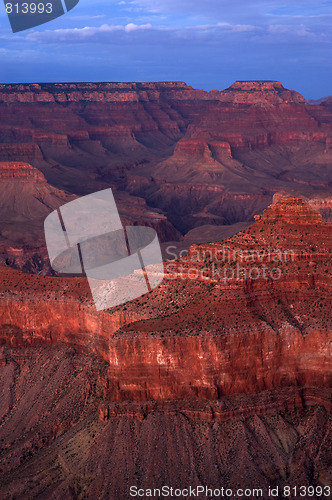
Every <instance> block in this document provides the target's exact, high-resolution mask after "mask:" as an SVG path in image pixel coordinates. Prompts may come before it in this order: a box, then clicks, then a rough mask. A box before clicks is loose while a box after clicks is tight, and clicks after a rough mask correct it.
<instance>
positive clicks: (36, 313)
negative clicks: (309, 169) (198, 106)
mask: <svg viewBox="0 0 332 500" xmlns="http://www.w3.org/2000/svg"><path fill="white" fill-rule="evenodd" d="M331 252H332V232H331V223H329V222H325V221H324V220H323V219H322V215H321V214H320V213H319V212H318V211H317V210H316V209H315V208H314V207H313V206H311V205H309V204H307V203H305V202H303V201H302V200H301V199H299V198H296V197H291V198H290V197H288V198H284V197H280V198H279V197H278V199H275V203H274V204H273V205H271V206H270V207H269V208H268V209H267V210H265V211H264V212H263V214H262V215H260V216H257V217H256V221H255V223H254V224H253V225H252V226H251V227H250V228H248V229H245V230H244V231H242V232H240V233H238V234H237V235H235V236H233V237H232V238H229V239H227V240H224V241H222V242H217V243H210V244H202V245H193V246H192V247H191V248H190V252H189V253H188V254H187V255H186V256H183V257H182V258H181V259H179V260H177V261H170V262H166V263H165V273H166V276H165V280H164V281H163V283H162V284H161V285H160V286H159V287H158V288H157V289H155V290H153V291H152V292H151V293H149V294H148V295H145V296H143V297H141V298H139V299H136V300H135V301H132V302H131V303H128V304H125V305H123V306H118V307H116V308H113V309H110V310H108V311H104V312H100V313H97V312H96V311H95V309H94V306H93V303H92V300H91V297H90V295H89V291H88V290H89V289H88V286H87V283H86V280H85V279H84V278H59V277H47V276H36V275H31V274H24V273H22V272H20V271H17V270H13V269H11V268H10V267H2V268H0V272H1V278H2V279H1V285H0V287H1V288H0V294H1V300H0V324H1V328H0V334H1V344H2V348H1V356H0V360H1V368H0V374H1V386H2V404H1V417H0V418H1V420H0V440H2V442H1V447H2V449H1V455H0V456H1V465H0V467H1V476H0V482H1V484H2V490H1V491H2V496H3V498H8V499H9V498H11V499H13V498H17V499H19V498H41V499H49V498H54V499H67V498H68V499H70V498H77V499H83V498H89V499H94V498H105V499H112V500H113V499H114V500H115V499H120V500H122V499H127V498H129V487H130V486H132V485H137V486H140V487H143V488H158V487H159V488H160V487H161V486H162V485H164V484H169V485H172V486H174V487H179V488H180V487H181V488H184V487H187V486H188V485H192V486H195V485H199V484H203V485H208V486H209V487H213V488H218V487H221V486H224V487H229V488H236V487H242V488H257V487H259V488H265V489H267V487H268V486H273V487H276V486H279V487H282V486H284V485H291V486H295V485H298V486H299V485H309V484H311V485H328V484H330V483H331V467H330V463H331V447H332V443H331V382H332V380H331V377H332V370H331V359H332V357H331V354H332V344H331V315H330V304H331ZM124 286H126V283H125V280H124ZM263 498H267V497H266V496H265V497H264V496H263ZM278 498H280V499H281V498H283V496H282V495H279V497H278Z"/></svg>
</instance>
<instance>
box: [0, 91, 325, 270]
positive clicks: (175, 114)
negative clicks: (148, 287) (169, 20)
mask: <svg viewBox="0 0 332 500" xmlns="http://www.w3.org/2000/svg"><path fill="white" fill-rule="evenodd" d="M0 118H1V120H0V161H4V162H8V161H12V162H22V161H23V162H28V163H29V164H30V165H32V166H33V167H34V168H37V169H38V170H39V171H40V172H42V174H43V175H44V176H45V179H46V180H47V182H48V184H50V185H51V186H53V187H54V188H57V189H58V190H61V191H64V192H66V193H68V194H71V195H76V196H81V195H84V194H87V193H91V192H94V191H98V190H101V189H104V188H105V187H112V188H113V189H114V190H115V191H116V192H118V193H121V195H120V194H119V198H121V199H123V200H124V197H125V196H128V198H127V199H126V200H124V201H125V202H124V204H123V205H122V206H120V213H121V211H123V212H124V216H126V214H125V212H127V213H128V206H134V207H135V209H134V210H133V212H134V216H133V217H132V218H131V220H132V221H133V223H136V224H139V223H146V224H148V225H153V224H155V223H156V218H158V217H159V219H160V221H159V222H158V225H157V226H158V228H159V230H160V239H161V240H162V241H167V240H168V241H170V240H179V239H181V235H180V233H181V234H182V235H183V236H185V235H186V234H187V233H189V232H190V231H192V230H194V229H195V228H198V227H202V226H204V228H203V229H202V234H208V231H207V230H206V227H209V226H232V225H234V224H239V223H243V222H252V221H253V216H254V215H256V214H259V213H261V212H262V210H263V209H264V208H266V207H267V206H268V205H269V204H270V203H271V201H272V197H273V195H274V194H275V193H276V192H280V191H287V192H292V193H293V194H294V196H299V194H300V193H301V191H303V189H306V190H307V191H308V193H309V194H310V192H315V193H316V194H317V192H319V191H325V190H326V186H327V185H328V183H329V182H330V174H329V172H330V169H331V144H332V113H331V110H330V108H329V106H328V101H324V102H323V103H322V104H321V105H313V104H308V103H307V102H306V101H305V99H304V98H303V97H302V96H301V95H300V94H298V93H297V92H295V91H291V90H287V89H285V88H284V87H283V86H282V84H281V83H280V82H275V81H272V82H269V81H248V82H235V83H234V84H233V85H231V86H230V87H229V88H228V89H225V90H222V91H216V90H215V91H211V92H204V91H202V90H196V89H193V88H192V87H190V86H188V85H186V84H185V83H183V82H160V83H53V84H51V83H49V84H13V85H4V84H1V86H0ZM142 200H144V201H145V204H144V201H143V204H142ZM120 204H121V202H120ZM15 224H16V223H15V220H13V221H12V225H13V226H14V229H13V233H16V234H18V231H16V230H15ZM191 234H194V233H191ZM38 238H39V239H41V238H42V234H39V237H38ZM186 241H188V242H189V243H190V237H189V236H188V237H187V238H186ZM192 242H194V241H192ZM10 246H12V247H14V248H18V249H21V250H22V249H23V251H24V254H26V256H27V259H26V261H25V262H26V263H27V266H28V267H30V268H31V269H34V270H35V271H37V272H41V268H40V267H38V266H37V267H34V266H29V262H30V260H31V257H30V254H31V250H30V249H29V251H27V250H25V248H23V247H22V245H21V243H20V242H19V238H16V240H15V239H14V240H12V241H11V244H10ZM35 253H36V252H35ZM37 253H38V252H37ZM40 258H41V260H43V258H42V257H41V256H40ZM20 265H21V266H23V268H24V269H27V268H28V267H24V264H23V263H22V264H20ZM43 266H44V269H46V267H47V264H46V263H44V264H43ZM43 272H44V271H43Z"/></svg>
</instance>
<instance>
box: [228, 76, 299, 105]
mask: <svg viewBox="0 0 332 500" xmlns="http://www.w3.org/2000/svg"><path fill="white" fill-rule="evenodd" d="M262 97H263V99H262ZM218 98H219V100H220V101H221V102H228V103H233V104H254V103H259V104H261V105H264V104H265V103H266V104H270V105H271V104H279V103H304V102H306V101H305V99H304V97H303V96H302V95H301V94H299V93H298V92H294V91H292V90H287V89H285V88H284V86H283V85H282V83H281V82H277V81H273V80H272V81H269V80H254V81H238V82H235V83H233V85H231V86H230V87H229V88H228V89H226V90H223V91H221V92H220V94H219V95H218Z"/></svg>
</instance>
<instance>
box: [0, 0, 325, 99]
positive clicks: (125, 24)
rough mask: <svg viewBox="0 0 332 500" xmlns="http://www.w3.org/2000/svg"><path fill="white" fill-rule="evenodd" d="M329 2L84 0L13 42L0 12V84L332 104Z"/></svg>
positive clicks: (5, 18)
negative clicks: (284, 95)
mask: <svg viewBox="0 0 332 500" xmlns="http://www.w3.org/2000/svg"><path fill="white" fill-rule="evenodd" d="M331 28H332V2H331V0H328V1H325V0H324V1H323V0H231V1H229V0H227V1H226V0H200V1H198V0H116V1H114V0H80V2H79V4H78V5H77V6H76V7H75V8H74V9H73V10H72V11H71V12H69V13H67V14H66V15H64V16H62V17H60V18H58V19H56V20H54V21H51V22H50V23H47V24H44V25H42V26H40V27H38V28H35V29H33V30H28V31H24V32H21V33H16V34H13V33H12V32H11V30H10V25H9V21H8V18H7V16H6V13H5V9H4V5H3V3H2V2H1V4H0V81H1V82H7V83H10V82H45V81H51V82H52V81H165V80H181V81H185V82H186V83H188V84H189V85H192V86H193V87H195V88H203V89H205V90H211V89H223V88H226V87H228V86H229V85H230V84H232V83H233V82H234V81H235V80H255V79H258V80H261V79H268V80H280V81H281V82H282V83H283V84H284V85H285V87H288V88H291V89H294V90H297V91H299V92H301V93H302V94H303V95H304V96H305V97H306V98H318V97H322V96H326V95H331V94H332V84H331V82H332V64H331V61H332V29H331Z"/></svg>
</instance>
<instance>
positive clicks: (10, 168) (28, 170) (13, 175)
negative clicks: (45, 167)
mask: <svg viewBox="0 0 332 500" xmlns="http://www.w3.org/2000/svg"><path fill="white" fill-rule="evenodd" d="M8 179H15V180H17V181H28V182H29V181H32V182H36V183H40V182H43V183H46V179H45V177H44V176H43V174H42V173H41V172H40V171H39V170H37V169H36V168H33V167H32V166H31V165H29V163H24V162H1V163H0V182H1V181H3V180H8Z"/></svg>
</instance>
